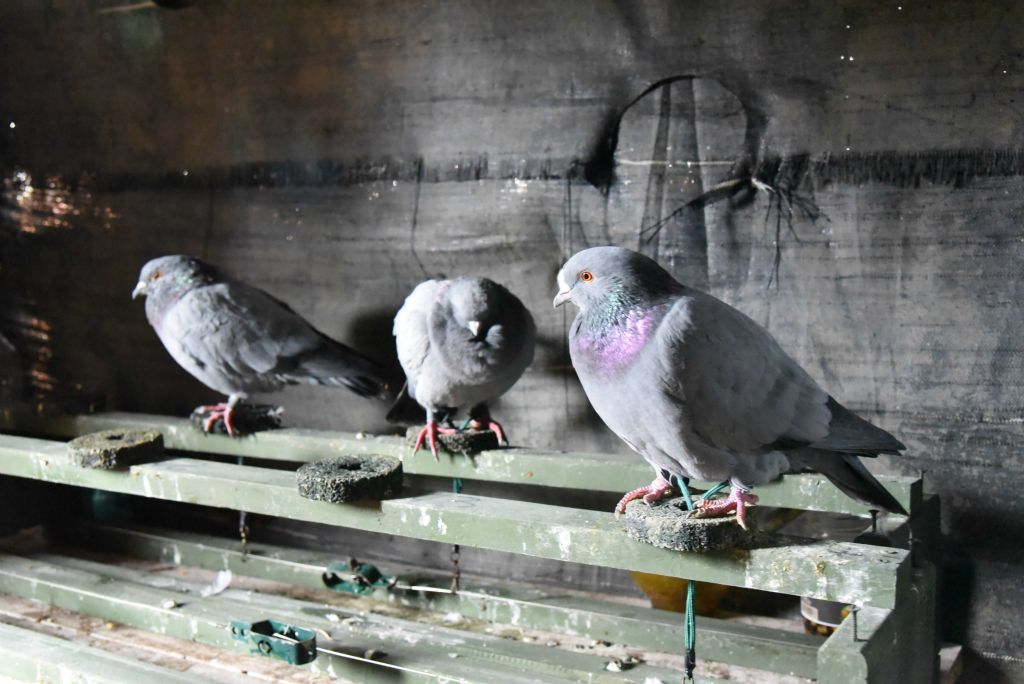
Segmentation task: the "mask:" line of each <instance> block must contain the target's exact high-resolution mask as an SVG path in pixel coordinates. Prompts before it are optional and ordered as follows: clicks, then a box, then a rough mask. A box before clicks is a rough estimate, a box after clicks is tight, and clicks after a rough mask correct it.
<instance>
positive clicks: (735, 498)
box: [554, 247, 906, 527]
mask: <svg viewBox="0 0 1024 684" xmlns="http://www.w3.org/2000/svg"><path fill="white" fill-rule="evenodd" d="M558 289H559V292H558V295H557V296H556V297H555V300H554V305H555V306H556V307H558V306H560V305H561V304H563V303H565V302H567V301H572V302H573V303H574V304H576V306H577V307H579V313H578V314H577V316H576V319H575V320H574V321H573V323H572V325H571V327H570V331H569V350H570V354H571V356H572V364H573V366H574V367H575V369H576V372H577V374H578V375H579V378H580V382H581V383H582V384H583V389H584V390H585V391H586V393H587V397H588V398H589V399H590V402H591V404H593V406H594V409H595V410H596V411H597V413H598V415H600V416H601V419H602V420H604V422H605V423H606V424H607V425H608V427H609V428H611V429H612V431H613V432H615V434H617V435H618V436H619V437H620V438H621V439H622V440H623V441H624V442H626V444H628V445H629V446H630V447H631V448H632V449H633V450H634V451H636V452H638V453H639V454H640V455H641V456H643V457H644V459H645V460H646V461H647V462H648V463H650V464H651V465H652V466H653V467H654V470H655V472H656V473H657V477H656V478H655V480H654V482H652V483H651V484H650V485H648V486H647V487H642V488H640V489H637V490H635V491H632V492H629V493H627V494H626V495H625V496H624V497H623V498H622V500H621V501H620V502H619V504H618V506H616V511H618V512H621V511H623V510H624V509H625V506H626V504H627V503H628V502H629V501H631V500H633V499H636V498H639V497H641V496H642V497H643V498H644V500H645V501H647V502H648V503H650V502H653V501H656V500H658V499H660V498H662V497H664V496H665V495H667V494H668V493H670V492H671V491H672V485H671V484H670V483H671V478H672V477H673V476H675V477H678V478H689V477H692V478H697V479H701V480H712V481H718V480H730V481H731V484H732V491H731V493H730V494H729V497H728V498H727V499H725V500H724V501H722V500H720V501H708V502H703V503H702V510H703V513H704V514H706V515H722V514H724V513H726V512H728V511H731V510H735V511H736V517H737V521H738V522H739V523H740V524H741V525H744V527H745V526H746V524H745V506H746V505H747V504H752V503H756V501H757V497H755V496H753V495H752V494H750V493H749V490H750V488H751V487H753V486H755V485H760V484H764V483H765V482H768V481H769V480H772V479H774V478H776V477H777V476H779V475H780V474H782V473H784V472H788V471H793V470H813V471H817V472H820V473H821V474H823V475H825V476H826V477H827V478H829V479H830V480H831V481H832V482H833V483H834V484H835V485H836V486H837V487H839V489H841V490H842V491H843V492H845V493H846V494H847V495H849V496H851V497H853V498H855V499H858V500H860V501H862V502H864V503H866V504H867V505H869V506H871V507H873V508H882V509H885V510H888V511H894V512H898V513H903V514H905V513H906V511H905V510H904V509H903V507H902V506H901V505H900V504H899V502H898V501H896V499H895V498H893V496H892V495H891V494H890V493H889V492H888V491H886V489H885V488H884V487H882V485H881V484H879V482H878V481H877V480H876V479H875V478H874V477H873V476H872V475H871V473H869V472H868V470H867V469H866V468H865V467H864V465H863V464H862V463H861V462H860V457H862V456H867V457H873V456H877V455H878V454H896V453H898V452H899V450H901V449H904V448H905V447H904V446H903V444H901V443H900V442H899V441H898V440H897V439H896V438H895V437H893V436H892V435H890V434H889V433H888V432H886V431H885V430H882V429H880V428H877V427H875V426H874V425H872V424H871V423H869V422H867V421H866V420H864V419H862V418H859V417H858V416H856V415H855V414H853V413H852V412H851V411H849V410H847V409H845V408H843V406H841V405H840V404H839V402H837V401H836V400H835V399H833V398H832V397H831V396H829V395H828V393H827V392H825V391H824V390H823V389H821V388H820V387H819V386H818V384H817V383H816V382H815V381H814V380H813V379H811V377H810V376H809V375H808V374H807V373H806V372H805V371H804V370H803V369H802V368H801V367H800V366H799V365H798V364H797V363H796V362H795V361H794V360H793V359H792V358H790V357H789V356H788V355H787V354H786V352H784V351H783V350H782V348H781V347H780V346H779V345H778V343H777V342H776V341H775V339H774V338H773V337H772V336H771V335H770V334H769V333H768V331H766V330H765V329H764V328H762V327H761V326H760V325H758V324H757V323H755V322H754V321H753V320H751V319H750V318H748V317H747V316H745V315H744V314H743V313H741V312H740V311H737V310H736V309H734V308H733V307H731V306H729V305H728V304H726V303H724V302H722V301H719V300H718V299H715V298H714V297H712V296H711V295H708V294H705V293H703V292H699V291H697V290H693V289H691V288H689V287H686V286H685V285H682V284H681V283H679V282H677V281H676V280H675V279H674V278H673V277H672V276H671V275H669V273H668V272H666V271H665V270H664V269H662V268H661V267H660V266H659V265H658V264H657V263H656V262H654V261H653V260H651V259H649V258H647V257H645V256H643V255H641V254H638V253H636V252H632V251H630V250H628V249H622V248H619V247H594V248H591V249H586V250H583V251H582V252H579V253H578V254H576V255H575V256H573V257H572V258H571V259H569V260H568V261H567V262H566V263H565V265H564V266H563V267H562V269H561V271H560V272H559V273H558Z"/></svg>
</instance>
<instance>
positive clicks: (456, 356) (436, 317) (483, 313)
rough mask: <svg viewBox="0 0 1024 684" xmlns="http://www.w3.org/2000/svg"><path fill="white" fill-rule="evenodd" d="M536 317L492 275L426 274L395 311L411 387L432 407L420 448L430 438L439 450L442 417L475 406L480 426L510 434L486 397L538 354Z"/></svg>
mask: <svg viewBox="0 0 1024 684" xmlns="http://www.w3.org/2000/svg"><path fill="white" fill-rule="evenodd" d="M535 330H536V329H535V326H534V323H533V317H532V316H530V313H529V311H527V310H526V307H524V306H523V303H522V302H520V301H519V299H518V298H517V297H516V296H515V295H513V294H512V293H511V292H509V291H508V290H507V289H505V288H504V287H503V286H501V285H499V284H498V283H496V282H494V281H492V280H489V279H487V278H471V277H462V278H455V279H453V280H427V281H425V282H422V283H420V284H419V285H417V286H416V288H415V289H414V290H413V291H412V293H411V294H410V295H409V296H408V297H407V298H406V300H405V303H404V304H403V305H402V308H401V309H400V310H399V311H398V314H397V315H396V316H395V325H394V334H395V344H396V346H397V348H398V360H399V361H400V362H401V364H402V369H403V370H404V371H405V375H406V378H407V382H406V391H407V392H408V393H409V395H410V396H411V397H412V398H413V399H415V400H416V401H417V402H418V403H419V404H420V406H422V407H423V408H424V409H425V410H426V413H427V422H426V425H425V426H424V427H423V429H422V430H420V433H419V435H418V436H417V439H416V443H415V446H414V448H413V450H414V452H415V451H419V449H420V447H421V446H422V445H423V444H424V443H426V444H427V446H429V448H430V451H431V453H433V454H434V458H437V438H438V435H439V434H446V433H452V432H454V431H455V428H454V427H447V426H443V425H440V424H439V422H445V421H449V420H450V419H451V418H453V417H454V416H455V414H457V413H458V412H459V411H460V410H468V411H469V417H470V419H471V423H470V424H471V425H472V427H473V428H474V429H477V430H487V429H490V430H492V431H493V432H494V433H495V434H496V435H497V437H498V439H499V440H502V441H506V442H507V440H506V439H505V432H504V429H503V428H502V427H501V425H499V424H498V423H497V422H496V421H495V420H493V419H492V418H491V414H490V410H489V409H488V407H487V402H488V401H491V400H494V399H497V398H498V397H500V396H501V395H502V394H504V393H505V392H507V391H508V390H509V389H510V388H511V387H512V385H514V384H515V383H516V381H517V380H519V377H520V376H521V375H522V374H523V372H524V371H525V370H526V368H527V366H529V365H530V362H531V361H533V348H534V337H535Z"/></svg>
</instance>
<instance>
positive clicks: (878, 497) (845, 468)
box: [786, 449, 908, 515]
mask: <svg viewBox="0 0 1024 684" xmlns="http://www.w3.org/2000/svg"><path fill="white" fill-rule="evenodd" d="M786 456H787V457H788V458H789V461H790V463H791V464H792V465H794V466H797V467H798V468H807V469H810V470H814V471H817V472H819V473H821V474H822V475H824V476H825V477H827V478H828V479H829V480H830V481H831V482H832V484H834V485H835V486H836V487H838V488H839V489H840V491H842V492H843V493H844V494H846V495H847V496H850V497H853V498H854V499H856V500H858V501H860V502H861V503H863V504H864V505H865V506H868V507H869V508H878V509H881V510H885V511H889V512H890V513H900V514H901V515H908V513H907V509H905V508H904V507H903V505H902V504H900V502H899V501H897V500H896V497H894V496H893V495H892V494H891V493H890V492H889V490H888V489H886V488H885V487H883V486H882V483H881V482H879V481H878V480H877V479H875V476H874V475H872V474H871V472H870V471H869V470H868V469H867V468H865V467H864V464H863V463H861V462H860V458H859V457H858V456H857V455H856V454H837V453H835V452H830V451H819V450H817V449H800V450H798V451H797V452H790V453H788V454H786Z"/></svg>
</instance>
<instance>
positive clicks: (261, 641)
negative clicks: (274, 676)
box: [231, 620, 316, 665]
mask: <svg viewBox="0 0 1024 684" xmlns="http://www.w3.org/2000/svg"><path fill="white" fill-rule="evenodd" d="M231 636H232V637H234V638H235V640H236V641H248V642H250V643H251V644H252V646H253V648H252V650H251V651H249V652H250V653H254V654H257V655H263V656H266V657H268V658H274V659H276V660H283V661H285V662H286V663H291V664H292V665H305V664H306V663H310V662H313V661H314V660H316V632H314V631H313V630H311V629H306V628H305V627H296V626H294V625H289V624H287V623H284V622H279V621H277V620H260V621H259V622H244V621H242V620H232V621H231Z"/></svg>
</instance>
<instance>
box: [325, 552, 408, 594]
mask: <svg viewBox="0 0 1024 684" xmlns="http://www.w3.org/2000/svg"><path fill="white" fill-rule="evenodd" d="M323 580H324V584H326V585H327V586H328V587H330V588H331V589H333V590H334V591H343V592H345V593H347V594H355V595H356V596H367V595H368V594H372V593H373V592H374V591H375V590H376V589H378V588H380V587H383V588H386V589H390V588H391V587H393V586H394V585H395V582H397V581H398V578H397V577H388V576H387V575H385V574H384V573H382V572H381V571H380V570H378V569H377V566H375V565H371V564H369V563H360V562H359V561H357V560H356V559H355V558H350V559H348V561H335V562H333V563H331V564H330V565H328V566H327V569H326V570H324V574H323Z"/></svg>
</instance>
